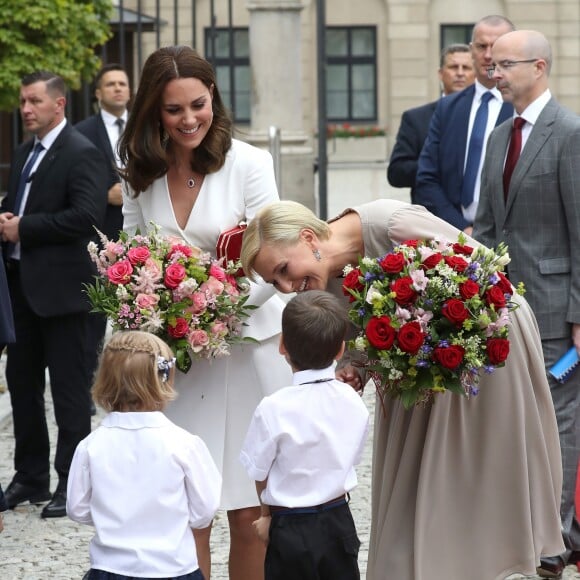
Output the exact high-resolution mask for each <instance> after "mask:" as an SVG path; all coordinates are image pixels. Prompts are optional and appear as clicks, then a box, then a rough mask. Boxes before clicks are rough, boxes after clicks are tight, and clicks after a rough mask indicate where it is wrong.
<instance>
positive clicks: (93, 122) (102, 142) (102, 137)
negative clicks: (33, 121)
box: [75, 113, 123, 240]
mask: <svg viewBox="0 0 580 580" xmlns="http://www.w3.org/2000/svg"><path fill="white" fill-rule="evenodd" d="M75 129H77V130H78V131H80V132H81V133H82V134H83V135H84V136H85V137H87V138H88V139H89V141H90V142H91V143H93V144H94V145H95V146H96V147H97V149H98V150H99V151H102V152H103V154H104V155H105V158H106V161H107V165H108V167H109V169H110V171H109V180H108V185H107V191H108V190H109V189H110V188H111V187H112V186H113V185H115V183H119V182H120V181H121V178H120V177H119V174H118V173H117V169H116V167H115V163H116V162H115V154H114V153H113V149H112V147H111V141H109V135H108V134H107V129H106V127H105V123H103V118H102V117H101V114H100V113H97V114H96V115H93V116H92V117H89V118H87V119H85V120H83V121H81V122H80V123H77V124H76V125H75ZM122 229H123V211H122V208H121V206H120V205H111V204H110V203H107V213H106V215H105V222H104V225H103V229H102V232H103V233H104V234H105V235H106V236H107V237H108V238H109V239H110V240H116V239H118V237H119V232H120V231H121V230H122Z"/></svg>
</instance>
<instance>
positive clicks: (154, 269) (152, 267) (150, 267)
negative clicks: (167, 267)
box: [143, 258, 161, 280]
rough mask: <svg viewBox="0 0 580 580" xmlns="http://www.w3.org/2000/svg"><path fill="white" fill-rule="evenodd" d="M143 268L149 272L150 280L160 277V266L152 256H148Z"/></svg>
mask: <svg viewBox="0 0 580 580" xmlns="http://www.w3.org/2000/svg"><path fill="white" fill-rule="evenodd" d="M143 268H144V270H145V271H146V272H147V273H148V274H149V276H150V277H151V279H152V280H160V279H161V267H160V266H159V264H158V263H157V261H156V260H154V259H153V258H148V259H147V260H146V261H145V264H144V265H143Z"/></svg>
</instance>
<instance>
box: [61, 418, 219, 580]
mask: <svg viewBox="0 0 580 580" xmlns="http://www.w3.org/2000/svg"><path fill="white" fill-rule="evenodd" d="M220 492H221V476H220V474H219V472H218V470H217V467H216V466H215V463H214V462H213V460H212V458H211V455H210V454H209V451H208V449H207V447H206V446H205V443H204V442H203V441H202V440H201V439H200V438H199V437H196V436H195V435H192V434H190V433H188V432H187V431H185V430H184V429H181V428H180V427H177V425H175V424H173V423H172V422H171V421H170V420H169V419H168V418H167V417H166V416H165V415H164V414H163V413H161V412H150V413H146V412H143V413H116V412H115V413H109V414H108V415H106V416H105V417H104V419H103V421H102V422H101V424H100V426H99V427H98V428H97V429H96V430H95V431H93V432H92V433H91V434H90V435H89V436H88V437H86V438H85V439H83V440H82V441H81V442H80V443H79V445H78V446H77V449H76V451H75V454H74V457H73V460H72V464H71V468H70V473H69V478H68V490H67V513H68V516H69V517H70V518H71V519H72V520H74V521H76V522H79V523H81V524H92V525H94V526H95V532H96V533H95V536H94V537H93V539H92V540H91V543H90V555H91V567H93V568H98V569H99V570H105V571H108V572H112V573H115V574H123V575H126V576H141V577H148V578H157V577H159V578H167V577H174V576H181V575H183V574H189V573H190V572H193V571H194V570H196V569H197V568H198V567H199V566H198V562H197V556H196V550H195V542H194V539H193V534H192V532H191V528H204V527H207V526H208V525H209V524H210V522H211V520H212V518H213V516H214V515H215V512H216V511H217V509H218V505H219V498H220Z"/></svg>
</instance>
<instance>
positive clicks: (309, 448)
mask: <svg viewBox="0 0 580 580" xmlns="http://www.w3.org/2000/svg"><path fill="white" fill-rule="evenodd" d="M333 377H334V366H331V367H329V368H327V369H321V370H308V371H300V372H297V373H294V377H293V384H294V385H295V386H292V387H285V388H283V389H281V390H279V391H277V392H275V393H274V394H272V395H270V396H268V397H265V398H264V399H262V401H261V402H260V404H259V405H258V408H257V409H256V411H255V413H254V416H253V418H252V421H251V423H250V427H249V429H248V433H247V435H246V439H245V441H244V444H243V446H242V451H241V454H240V461H241V462H242V464H243V465H244V467H245V468H246V471H247V472H248V475H249V476H250V477H251V478H252V479H254V480H256V481H264V480H265V479H266V478H268V483H267V485H266V489H265V490H264V491H263V493H262V497H261V499H262V502H263V503H265V504H268V505H278V506H286V507H307V506H313V505H319V504H321V503H324V502H327V501H329V500H331V499H333V498H335V497H338V496H340V495H341V494H344V493H345V492H348V491H350V490H351V489H352V488H354V487H355V486H356V483H357V478H356V472H355V470H354V466H355V465H357V464H358V463H359V462H360V459H361V456H362V452H363V449H364V443H365V440H366V437H367V433H368V427H369V413H368V410H367V408H366V406H365V404H364V403H363V401H362V400H361V398H360V396H359V395H358V394H357V393H356V392H355V391H354V389H353V388H352V387H350V386H349V385H346V384H345V383H342V382H340V381H337V380H336V379H334V378H333ZM318 379H328V380H327V381H325V382H320V383H313V382H312V381H316V380H318Z"/></svg>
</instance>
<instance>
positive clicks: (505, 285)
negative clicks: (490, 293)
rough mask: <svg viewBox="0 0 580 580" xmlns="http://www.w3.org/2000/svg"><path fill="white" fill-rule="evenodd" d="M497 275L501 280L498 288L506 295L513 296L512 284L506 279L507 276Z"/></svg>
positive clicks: (500, 273) (499, 273)
mask: <svg viewBox="0 0 580 580" xmlns="http://www.w3.org/2000/svg"><path fill="white" fill-rule="evenodd" d="M497 275H498V278H499V282H498V283H497V284H496V286H497V287H498V288H499V289H500V290H501V291H502V292H503V293H504V294H507V295H508V296H511V295H512V294H513V289H512V283H511V282H510V281H509V280H508V279H507V278H506V276H505V275H504V274H503V273H502V272H498V273H497Z"/></svg>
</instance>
